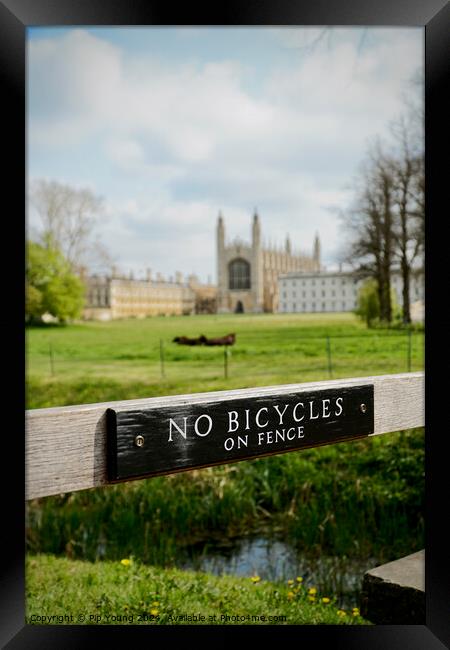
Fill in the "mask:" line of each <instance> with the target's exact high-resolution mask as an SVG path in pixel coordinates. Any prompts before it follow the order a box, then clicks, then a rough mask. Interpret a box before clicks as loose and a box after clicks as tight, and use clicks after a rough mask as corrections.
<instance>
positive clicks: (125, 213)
mask: <svg viewBox="0 0 450 650" xmlns="http://www.w3.org/2000/svg"><path fill="white" fill-rule="evenodd" d="M190 31H193V32H195V30H190ZM350 31H351V30H347V32H348V33H349V34H350ZM319 33H320V30H319V31H317V30H316V31H312V30H308V32H307V34H306V36H307V39H306V41H305V32H304V31H299V30H294V29H285V30H283V29H280V30H272V31H271V34H272V36H273V35H275V39H276V38H278V40H279V41H280V42H281V41H282V42H283V43H284V44H285V45H286V46H287V47H288V48H289V52H290V58H289V64H286V65H284V64H283V65H279V64H278V63H277V62H276V61H275V62H274V63H273V64H271V65H269V66H267V70H262V68H261V69H258V70H257V71H255V74H256V72H257V73H258V74H259V75H260V79H259V81H258V82H257V83H256V82H255V84H256V85H254V86H252V85H251V84H250V85H249V84H248V79H249V76H250V77H251V76H252V75H251V73H252V67H251V64H249V62H248V61H242V62H241V61H236V60H232V58H231V56H230V57H228V58H226V59H221V60H216V59H215V58H214V53H212V55H211V58H210V59H208V60H207V59H205V58H204V59H201V58H199V57H197V59H196V60H194V59H192V60H183V61H178V62H177V61H176V60H175V59H171V60H166V61H164V60H163V59H162V58H161V57H159V58H157V57H156V56H150V55H148V54H146V55H136V54H135V55H133V56H131V54H130V53H129V52H128V51H127V50H126V49H125V48H121V47H119V46H118V45H113V44H111V43H110V42H108V41H107V40H106V39H105V38H102V37H101V36H94V35H92V34H90V33H88V32H86V31H85V30H82V29H75V30H72V31H70V32H68V33H65V34H64V35H63V36H59V37H56V38H51V39H46V40H32V41H31V42H30V43H29V80H30V84H29V130H28V133H29V143H30V151H31V159H32V160H33V165H34V167H33V169H32V173H33V174H34V175H35V176H41V175H43V172H42V171H41V170H40V169H39V160H40V158H41V159H42V158H45V160H46V161H48V160H53V161H54V175H55V177H57V176H58V174H59V166H58V160H60V159H61V158H62V157H65V158H70V156H71V155H72V152H78V153H79V154H80V157H81V154H85V160H86V163H85V165H84V166H83V169H81V168H80V169H79V170H78V173H77V172H75V173H73V175H72V176H71V177H69V172H67V173H66V177H65V178H64V179H61V180H64V181H65V182H70V183H71V184H76V183H77V182H79V177H80V176H82V178H86V177H88V178H89V181H90V183H92V184H94V185H96V183H97V184H98V190H97V191H98V192H99V193H101V194H103V195H106V199H107V203H108V204H109V206H108V210H109V213H110V215H111V217H112V219H113V222H112V225H111V226H109V227H108V230H107V232H105V239H106V240H107V241H105V243H108V244H109V245H110V247H111V248H112V249H113V251H118V252H120V257H121V259H123V260H124V262H125V261H126V262H127V263H129V264H133V265H134V266H135V265H138V264H141V265H142V263H143V262H144V260H145V259H147V257H149V258H152V257H153V259H155V260H156V261H157V263H158V264H160V265H161V267H162V269H161V270H166V272H168V270H169V269H167V266H168V265H169V263H170V265H171V268H173V269H175V268H176V265H175V266H173V265H172V262H175V261H176V260H177V261H178V266H183V265H185V266H193V267H196V269H197V271H198V272H201V273H203V275H206V273H208V272H212V270H213V269H214V240H213V238H212V237H213V235H212V234H211V233H214V227H215V220H216V217H217V213H218V210H219V209H222V210H223V211H224V214H225V218H226V225H227V231H228V232H229V233H230V235H233V236H234V234H236V235H240V236H242V237H245V238H248V237H249V234H250V223H251V215H252V210H253V208H254V206H255V205H256V206H257V207H258V208H259V211H260V213H261V218H262V223H263V232H264V233H265V234H266V235H267V236H268V237H269V236H270V237H272V238H277V239H278V240H279V241H280V242H281V241H282V240H283V239H284V237H285V234H286V232H287V231H290V232H291V235H292V239H293V240H294V241H295V240H297V241H299V242H300V246H301V247H302V248H307V249H309V248H310V246H312V238H313V236H314V232H315V230H316V229H319V230H320V234H321V237H322V243H323V249H324V251H325V252H326V250H327V249H328V250H330V251H331V250H334V249H335V248H336V239H337V238H338V236H339V233H338V226H337V224H336V219H335V218H334V217H333V216H332V215H331V213H330V207H333V206H336V205H343V204H344V203H345V201H346V200H347V198H348V192H347V191H346V190H345V187H344V186H345V184H346V183H347V182H349V181H350V179H351V175H352V174H353V173H354V172H355V170H356V166H357V164H358V163H359V161H360V160H361V157H362V155H363V154H364V149H365V146H366V142H367V139H368V138H370V137H372V136H373V135H374V134H376V133H383V132H386V130H387V126H388V122H389V120H391V119H392V118H393V117H395V115H396V114H397V113H398V112H399V111H400V110H401V108H402V104H401V95H402V92H404V90H405V85H406V83H407V81H408V79H409V78H410V76H411V75H412V73H413V71H414V70H415V68H416V67H418V66H419V65H420V64H421V52H420V51H419V49H420V48H418V39H417V33H416V32H413V31H412V30H411V31H407V30H401V31H400V32H399V31H398V30H392V31H389V30H383V32H382V33H381V32H380V33H378V36H377V38H372V39H368V40H369V43H368V45H367V47H362V48H361V49H360V51H358V46H359V43H358V38H356V37H354V38H350V36H349V37H348V38H347V37H346V36H345V34H344V32H342V33H341V32H339V34H337V32H336V34H337V36H336V38H335V40H334V41H333V39H330V42H329V43H326V46H324V47H319V46H317V47H316V48H315V49H313V50H311V52H308V51H307V50H305V49H304V48H303V49H302V47H303V46H301V47H299V46H298V43H299V41H301V40H302V39H303V43H305V42H310V41H311V40H313V39H314V38H315V37H316V36H317V35H318V34H319ZM191 36H192V34H191ZM189 37H190V34H189V31H186V33H184V34H182V35H181V36H180V38H182V39H183V40H184V41H186V39H189ZM198 37H199V38H201V33H200V34H199V35H198ZM333 38H334V37H333ZM272 40H273V39H272ZM255 65H256V64H255ZM255 70H256V69H255ZM255 88H257V90H255ZM80 152H81V153H80ZM91 158H95V161H96V163H95V164H96V166H94V163H93V162H91ZM49 167H50V168H51V163H50V164H48V163H47V166H46V172H45V175H49V174H48V169H49ZM98 168H100V169H101V173H100V174H98ZM89 174H91V176H89ZM97 174H98V175H97ZM50 175H51V174H50ZM105 178H107V179H109V180H105ZM100 188H101V189H100ZM168 242H170V246H171V251H172V254H174V253H176V254H177V257H176V260H172V259H170V258H169V256H168V254H167V243H168ZM195 242H197V244H196V243H195ZM208 242H209V243H208ZM302 242H303V243H302ZM203 247H205V248H207V249H208V250H203ZM199 251H201V254H199ZM150 265H151V264H150ZM155 268H157V266H156V262H155ZM208 269H209V270H208ZM191 270H192V269H191Z"/></svg>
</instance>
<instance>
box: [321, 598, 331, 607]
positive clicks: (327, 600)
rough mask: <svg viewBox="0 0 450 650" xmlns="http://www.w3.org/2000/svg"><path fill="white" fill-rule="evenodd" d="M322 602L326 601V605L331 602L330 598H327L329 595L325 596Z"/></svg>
mask: <svg viewBox="0 0 450 650" xmlns="http://www.w3.org/2000/svg"><path fill="white" fill-rule="evenodd" d="M322 602H323V603H325V605H326V604H327V603H329V602H330V599H329V598H327V596H325V597H324V598H322Z"/></svg>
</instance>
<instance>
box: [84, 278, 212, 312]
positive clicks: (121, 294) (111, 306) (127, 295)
mask: <svg viewBox="0 0 450 650" xmlns="http://www.w3.org/2000/svg"><path fill="white" fill-rule="evenodd" d="M216 292H217V289H216V287H215V286H214V285H209V284H202V283H200V282H199V280H198V278H197V277H196V276H195V275H191V276H189V277H188V278H187V280H186V281H185V280H184V279H183V276H182V274H181V273H176V275H175V279H170V280H166V279H164V278H163V277H162V276H161V275H160V274H158V275H157V276H156V279H152V277H151V273H150V272H147V277H146V279H144V280H136V279H134V278H132V277H128V278H126V277H120V276H118V275H117V274H115V273H113V274H112V275H110V276H90V277H88V278H87V279H86V306H85V309H84V313H83V317H84V318H85V319H86V320H113V319H116V318H145V317H147V316H162V315H164V316H172V315H182V314H184V315H187V314H195V313H204V312H205V307H204V305H205V304H207V305H209V304H213V305H214V306H215V297H216Z"/></svg>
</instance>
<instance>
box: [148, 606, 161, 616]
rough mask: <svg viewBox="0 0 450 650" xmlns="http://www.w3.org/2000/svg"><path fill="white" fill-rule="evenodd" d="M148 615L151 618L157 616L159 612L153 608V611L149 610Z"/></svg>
mask: <svg viewBox="0 0 450 650" xmlns="http://www.w3.org/2000/svg"><path fill="white" fill-rule="evenodd" d="M150 614H151V615H152V616H158V614H159V610H158V609H156V607H154V608H153V609H151V610H150Z"/></svg>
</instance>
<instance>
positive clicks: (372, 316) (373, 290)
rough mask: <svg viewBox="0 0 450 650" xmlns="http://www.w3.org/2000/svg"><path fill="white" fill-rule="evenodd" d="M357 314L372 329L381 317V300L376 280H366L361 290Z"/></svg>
mask: <svg viewBox="0 0 450 650" xmlns="http://www.w3.org/2000/svg"><path fill="white" fill-rule="evenodd" d="M355 314H357V316H359V317H360V318H361V319H362V320H364V321H365V322H366V324H367V327H371V326H372V324H373V322H374V321H375V320H376V319H378V318H379V317H380V299H379V292H378V283H377V281H376V280H374V279H372V278H371V279H369V280H366V282H364V284H363V285H362V287H361V288H360V290H359V292H358V299H357V307H356V309H355Z"/></svg>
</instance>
